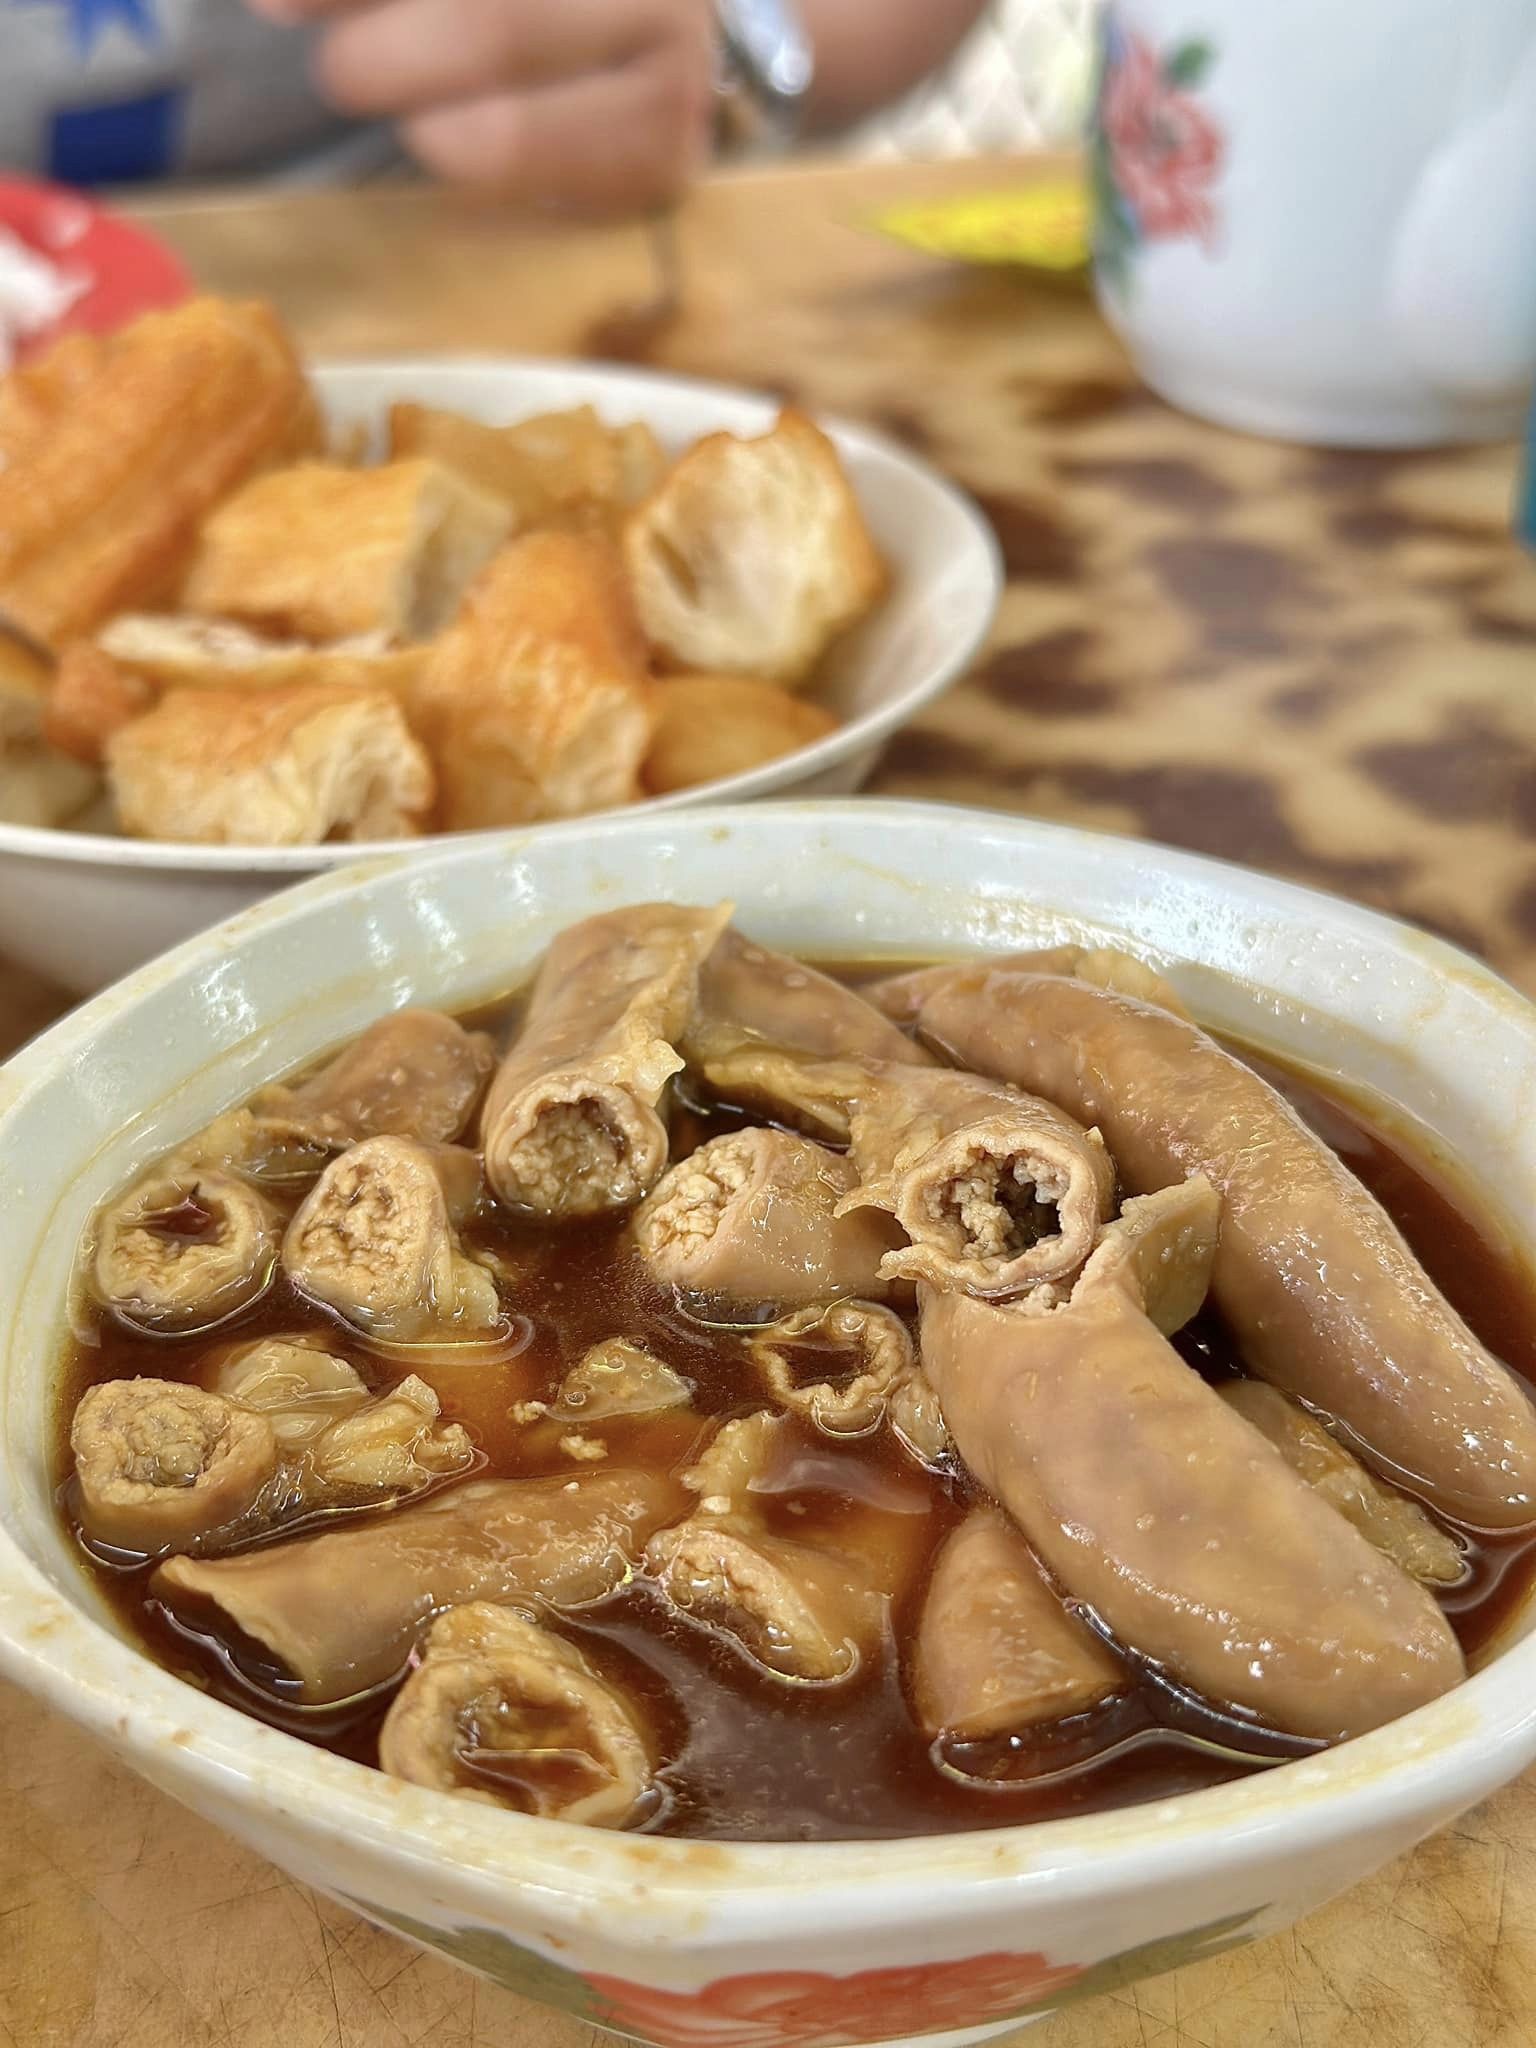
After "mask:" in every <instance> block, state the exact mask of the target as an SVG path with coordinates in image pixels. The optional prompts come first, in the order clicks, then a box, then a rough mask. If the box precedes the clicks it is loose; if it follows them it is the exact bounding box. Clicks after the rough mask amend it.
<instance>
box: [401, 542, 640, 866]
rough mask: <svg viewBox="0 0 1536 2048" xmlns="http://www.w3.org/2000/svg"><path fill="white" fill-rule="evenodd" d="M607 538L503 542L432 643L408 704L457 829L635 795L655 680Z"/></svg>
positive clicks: (555, 814) (448, 823)
mask: <svg viewBox="0 0 1536 2048" xmlns="http://www.w3.org/2000/svg"><path fill="white" fill-rule="evenodd" d="M643 646H644V643H643V640H642V638H641V635H640V630H639V626H638V624H637V622H636V619H635V616H634V610H633V606H632V604H631V601H630V597H629V592H628V590H627V588H626V587H625V582H624V569H623V563H622V562H621V561H620V559H619V555H618V551H617V549H616V548H615V547H614V546H613V544H612V543H611V542H610V541H606V540H602V539H599V538H598V537H597V536H595V535H590V534H574V533H534V534H527V535H525V536H524V537H523V538H522V539H521V540H517V541H514V542H513V543H512V544H511V545H510V546H509V547H507V548H504V549H503V550H502V552H501V553H500V554H499V555H497V557H496V558H495V560H494V561H493V562H492V563H491V564H490V566H489V567H488V568H487V569H486V570H485V572H484V574H483V575H482V576H481V577H480V579H479V581H478V582H477V583H476V584H475V586H474V588H473V589H472V590H471V591H470V594H469V597H468V599H467V601H466V603H465V606H464V610H463V612H462V614H461V615H460V617H459V618H458V619H457V620H455V622H454V624H453V625H452V626H451V627H450V628H449V630H448V632H447V633H445V634H444V636H443V638H442V639H441V640H440V641H439V642H438V644H437V646H436V647H435V648H434V649H433V650H432V653H431V655H430V658H429V659H428V662H427V664H426V667H425V670H424V672H423V675H422V678H421V683H420V686H419V688H418V689H417V691H416V693H415V697H414V700H413V717H414V718H415V721H416V726H417V730H418V731H419V732H420V733H421V735H422V738H423V739H424V740H425V742H426V744H427V746H428V748H429V749H430V751H431V752H432V755H433V757H434V759H435V761H436V763H437V771H438V790H439V806H438V822H439V824H440V825H441V826H442V827H443V829H444V830H446V831H450V832H470V831H476V830H480V829H482V828H484V827H486V826H491V825H508V824H518V823H521V822H523V821H524V820H526V819H530V818H559V817H570V816H573V815H574V814H576V813H577V812H581V811H597V810H605V809H608V808H609V807H611V806H612V805H614V804H622V803H628V802H630V801H632V800H633V799H634V798H635V797H637V796H638V795H639V794H640V785H639V772H640V764H641V762H642V761H643V760H644V758H645V751H646V748H647V746H648V745H649V743H650V737H651V721H652V716H653V710H652V698H653V694H654V690H653V685H652V684H651V682H650V681H649V678H648V677H647V676H646V674H645V671H644V667H643Z"/></svg>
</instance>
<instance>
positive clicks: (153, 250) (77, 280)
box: [0, 178, 192, 359]
mask: <svg viewBox="0 0 1536 2048" xmlns="http://www.w3.org/2000/svg"><path fill="white" fill-rule="evenodd" d="M7 238H9V247H10V252H11V255H12V258H13V262H14V263H15V264H16V265H25V266H27V267H28V268H29V269H30V270H31V273H32V279H33V281H34V284H35V286H36V287H37V290H38V296H39V298H40V299H42V300H46V301H48V302H49V303H50V304H51V307H52V310H51V311H50V313H49V315H48V317H46V318H45V319H44V320H43V321H42V323H41V324H34V322H32V321H30V320H23V321H21V322H20V323H19V324H18V326H17V328H16V329H15V331H14V332H11V333H10V339H11V342H12V346H13V348H14V352H15V354H16V355H17V357H18V358H21V359H25V358H26V357H27V356H28V355H35V354H37V353H38V352H39V351H40V350H42V349H46V348H47V347H49V346H50V345H51V344H52V343H53V342H55V341H57V340H58V338H59V336H60V335H63V334H71V333H90V334H105V333H109V332H110V331H111V330H112V329H113V328H115V327H121V326H122V325H123V324H124V322H125V321H128V320H131V319H133V318H134V317H135V315H136V314H139V313H147V312H149V311H150V310H152V309H153V308H154V307H156V306H173V305H175V304H177V303H178V301H180V300H182V299H185V298H187V297H189V296H190V295H191V292H192V280H191V278H190V277H189V276H188V274H187V272H186V270H185V269H184V268H183V266H182V264H181V261H180V259H179V258H178V257H176V256H174V255H173V254H172V253H171V251H170V250H169V249H168V248H167V247H166V246H165V244H164V243H163V242H160V241H157V240H156V238H155V237H154V236H153V235H151V234H148V233H146V232H145V230H144V229H143V228H139V227H135V226H134V225H133V224H132V222H130V221H126V220H122V219H120V218H119V217H118V216H117V215H116V214H113V213H110V212H108V211H107V210H106V209H105V208H103V207H100V206H98V205H97V204H96V203H95V201H94V200H92V199H88V198H87V197H86V196H85V195H84V194H83V193H80V192H74V191H71V190H70V189H69V188H68V187H67V186H63V185H49V184H44V183H41V182H39V181H37V180H35V179H31V178H0V255H3V252H4V249H5V248H6V246H7ZM18 245H19V246H18ZM29 259H30V261H29ZM7 327H8V323H7V322H6V321H5V318H4V308H3V306H0V329H3V328H7Z"/></svg>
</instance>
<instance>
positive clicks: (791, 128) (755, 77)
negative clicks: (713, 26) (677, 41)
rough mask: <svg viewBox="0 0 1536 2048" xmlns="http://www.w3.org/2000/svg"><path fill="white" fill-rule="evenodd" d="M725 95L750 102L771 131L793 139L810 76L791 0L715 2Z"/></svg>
mask: <svg viewBox="0 0 1536 2048" xmlns="http://www.w3.org/2000/svg"><path fill="white" fill-rule="evenodd" d="M716 17H717V19H718V21H719V24H720V39H721V45H722V58H723V63H724V69H725V73H726V79H727V89H728V91H732V90H733V91H734V92H735V93H736V94H738V95H743V96H745V97H748V98H750V99H751V100H752V101H754V102H755V103H756V105H757V106H758V107H759V108H760V109H762V110H763V112H764V114H765V115H767V116H768V117H769V119H770V120H771V122H772V126H773V129H774V131H775V132H777V133H780V134H783V135H789V134H793V133H794V132H795V131H796V130H797V129H798V127H799V125H800V120H801V115H802V110H803V108H804V104H805V101H806V99H807V97H808V95H809V93H810V89H811V84H812V80H813V78H814V76H815V59H814V56H813V53H812V49H811V42H810V38H809V36H807V34H806V32H805V25H804V23H803V22H802V21H801V19H800V14H799V10H798V8H797V7H795V6H792V5H791V4H790V0H717V7H716Z"/></svg>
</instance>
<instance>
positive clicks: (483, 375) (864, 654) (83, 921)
mask: <svg viewBox="0 0 1536 2048" xmlns="http://www.w3.org/2000/svg"><path fill="white" fill-rule="evenodd" d="M314 381H315V385H316V388H317V389H318V391H319V393H320V396H321V399H322V401H323V403H324V406H325V410H326V415H327V417H328V418H329V420H330V421H331V422H332V423H333V424H334V425H335V426H337V427H342V428H346V427H351V426H355V425H362V426H365V427H368V428H370V429H373V430H374V431H375V434H377V433H378V431H379V429H380V428H381V424H382V422H383V420H384V417H385V415H386V413H387V411H388V409H389V406H390V405H391V403H393V402H394V401H396V400H403V399H413V400H416V401H417V402H418V403H421V404H424V405H436V406H444V407H447V408H450V409H451V410H453V411H455V412H462V413H468V414H470V415H471V416H472V417H474V418H476V419H482V420H487V421H491V422H493V423H499V422H503V421H508V420H516V419H522V418H525V417H527V416H528V415H529V414H530V413H537V412H549V411H553V410H557V409H560V408H564V407H567V406H575V405H592V406H595V407H596V408H597V410H598V411H599V412H600V413H601V414H602V415H603V417H604V418H605V419H607V420H608V421H610V422H611V423H613V424H615V425H618V424H621V423H622V422H624V421H626V420H647V421H649V423H650V425H651V426H652V427H653V428H654V429H655V431H656V433H657V435H658V436H659V438H660V439H661V441H662V443H663V444H664V445H665V446H666V447H668V448H672V449H679V448H682V447H683V446H685V445H686V444H687V443H688V442H690V441H693V440H696V439H697V438H698V437H699V436H700V435H701V434H706V433H712V432H714V431H716V430H717V429H722V428H723V429H726V430H728V431H730V432H732V433H739V434H758V433H762V432H763V431H764V430H765V429H766V428H768V427H770V426H771V425H772V424H773V419H774V415H775V413H776V411H777V406H776V404H775V402H774V401H773V400H771V399H768V398H765V397H762V396H760V395H758V394H757V393H754V392H750V391H741V390H736V389H733V388H732V387H730V386H729V385H724V384H706V383H701V382H698V381H695V380H693V379H690V378H683V377H664V376H657V375H655V374H654V373H652V372H650V371H647V370H624V369H614V368H611V367H606V366H604V365H601V364H590V363H539V362H530V361H519V360H514V359H511V358H507V359H503V360H485V361H481V360H471V359H461V360H451V361H443V360H442V359H430V358H424V357H402V358H400V359H399V360H395V361H389V362H375V363H347V364H333V365H330V366H322V367H320V368H319V369H317V370H316V371H315V372H314ZM823 424H824V425H825V426H826V429H827V431H828V433H830V434H831V436H832V438H833V440H834V441H835V442H836V443H837V446H838V449H839V451H840V453H841V454H842V457H843V460H844V462H845V463H846V465H847V468H848V472H849V474H850V476H851V477H852V480H853V484H854V488H855V489H856V490H857V492H858V495H859V501H860V503H861V505H862V506H863V508H864V512H865V516H866V517H867V519H868V521H869V524H870V528H871V530H872V531H873V533H874V536H875V539H876V541H877V542H878V543H879V545H880V548H881V550H882V552H883V553H884V554H885V556H886V559H887V560H888V561H889V562H890V564H891V568H892V584H891V589H890V591H889V593H888V595H887V596H886V598H885V599H884V600H883V601H882V603H881V604H880V605H879V607H878V608H877V609H876V611H875V612H874V613H873V614H872V615H871V617H870V618H869V619H868V620H866V621H865V623H864V624H863V625H862V626H861V627H859V628H858V629H857V630H856V631H855V632H853V633H851V634H849V635H848V636H847V637H846V639H844V640H843V641H842V642H840V643H839V645H838V646H837V647H836V648H834V650H833V652H832V654H831V656H830V657H829V661H828V665H827V670H826V674H825V680H824V683H823V685H822V687H821V689H820V691H819V692H818V694H819V695H820V696H821V697H822V699H823V700H824V701H825V702H826V703H827V704H828V705H829V707H830V708H831V709H832V710H833V711H835V712H836V713H837V715H838V717H839V718H840V719H841V720H842V721H843V722H842V724H841V725H840V726H839V727H838V729H837V731H836V732H833V733H829V734H828V735H827V737H826V738H825V739H822V740H817V741H816V742H815V744H814V745H812V746H809V747H802V748H800V749H799V750H798V751H797V752H795V753H793V754H786V755H784V756H783V757H782V758H781V759H779V760H777V761H770V762H769V763H768V764H767V765H766V766H765V767H762V768H754V769H752V770H751V771H750V772H749V773H747V774H745V775H733V776H729V777H727V778H725V779H723V780H721V781H717V782H710V783H702V784H700V785H699V787H698V788H697V789H688V790H679V791H677V792H676V793H675V794H673V795H671V796H665V797H657V798H653V799H652V800H650V801H649V802H647V803H643V804H637V805H634V806H632V807H631V808H632V809H633V810H635V811H640V812H655V811H675V810H679V809H682V808H684V807H691V806H695V805H697V804H699V803H701V802H718V801H722V800H726V799H729V800H730V801H733V802H737V801H740V800H742V799H744V798H747V797H759V796H767V795H769V794H771V793H777V794H788V793H791V792H792V793H794V794H796V795H799V796H831V795H843V794H846V793H847V792H848V791H850V790H854V789H857V788H858V787H859V785H860V783H861V782H862V781H863V780H864V778H865V777H866V776H867V775H868V774H869V772H870V769H871V768H872V767H873V765H874V762H875V758H876V755H877V754H878V751H879V747H880V743H881V741H882V740H884V739H885V738H886V737H887V736H888V735H889V734H891V733H892V732H894V731H895V730H896V728H897V727H898V726H900V725H904V724H905V723H906V722H907V720H908V719H910V718H912V717H913V716H914V714H915V713H916V712H917V711H919V710H920V709H921V708H922V706H923V705H924V704H926V703H928V702H929V701H930V699H932V698H934V697H936V696H938V695H939V693H940V692H941V691H943V690H945V689H947V688H948V686H949V685H950V684H951V683H952V682H953V681H954V680H955V678H956V677H957V676H958V675H960V673H961V672H962V671H963V670H964V668H965V667H966V666H967V664H968V663H969V662H970V660H971V659H972V657H973V656H974V655H975V653H976V651H977V649H978V648H979V647H980V645H981V642H982V640H983V638H984V637H985V635H986V632H987V629H988V627H989V626H990V625H991V623H992V616H993V614H994V612H995V611H996V609H997V600H998V595H999V592H1000V590H1001V588H1002V565H1001V560H1000V557H999V554H998V548H997V542H996V540H995V539H994V537H993V534H992V530H991V528H990V527H989V526H988V525H987V523H986V521H985V520H984V519H983V518H982V516H981V513H980V512H979V511H978V510H977V508H976V506H975V505H973V504H972V503H971V501H970V500H969V499H968V498H966V497H964V496H963V495H962V494H961V493H960V492H959V491H957V490H955V489H954V487H953V486H952V485H950V484H948V483H946V482H945V481H944V479H943V478H942V477H941V476H939V474H938V473H937V471H935V470H933V469H931V468H930V467H929V466H928V464H927V463H925V462H921V461H919V460H918V459H917V458H916V457H915V456H911V455H908V454H906V453H905V452H904V451H903V450H902V449H900V448H898V447H897V446H896V445H895V443H894V442H892V441H889V440H887V439H886V438H885V437H884V436H883V435H880V434H875V433H871V432H870V431H869V430H868V429H866V428H864V427H856V426H851V425H849V424H847V423H846V422H839V421H835V420H827V421H824V422H823ZM411 843H412V844H413V845H416V846H420V845H422V844H424V843H426V842H423V841H420V840H416V841H412V842H411ZM383 850H385V849H384V848H382V847H380V846H358V845H349V846H301V847H285V848H275V849H269V850H265V851H263V850H262V849H260V848H252V847H244V846H179V845H173V844H168V843H165V842H160V841H142V840H134V839H120V838H114V837H106V836H102V835H98V834H86V833H73V832H56V831H47V830H44V829H41V828H39V827H36V826H28V825H9V824H6V823H5V822H4V821H3V820H0V954H9V955H10V956H11V957H12V958H14V959H17V960H20V961H22V962H23V963H25V964H26V965H27V966H29V967H32V968H35V969H36V970H37V971H38V972H39V973H40V974H45V975H47V976H49V977H50V978H51V979H52V980H55V981H58V982H60V983H62V984H63V986H64V987H66V988H71V989H77V990H80V991H88V990H91V989H96V988H101V987H103V986H104V985H105V984H106V983H107V982H109V981H112V980H115V979H116V977H117V976H118V975H120V974H125V973H127V971H128V969H129V968H130V967H137V966H138V965H139V963H140V962H141V961H144V960H148V959H151V958H153V956H154V955H155V954H156V953H159V952H161V951H163V950H164V948H165V947H167V946H171V945H174V944H175V943H176V942H177V940H178V939H184V938H188V937H190V935H191V934H192V933H193V932H195V931H201V930H202V929H203V928H204V926H206V925H210V924H212V923H213V922H214V921H215V920H216V919H218V918H221V917H227V916H228V915H229V914H230V913H231V912H232V911H235V910H242V909H244V908H245V906H246V905H247V904H248V903H254V902H255V901H256V900H257V898H258V897H261V896H265V895H267V894H268V893H269V892H270V891H271V890H273V889H276V888H280V887H281V886H282V885H283V884H284V883H286V882H292V881H294V880H297V879H298V878H299V877H300V876H303V875H312V874H317V873H320V872H321V871H323V870H324V869H327V868H335V867H341V866H344V865H345V864H346V863H348V862H349V861H353V860H357V859H359V858H361V857H363V856H366V855H368V854H371V853H376V852H381V851H383Z"/></svg>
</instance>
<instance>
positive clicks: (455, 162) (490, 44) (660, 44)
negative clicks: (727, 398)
mask: <svg viewBox="0 0 1536 2048" xmlns="http://www.w3.org/2000/svg"><path fill="white" fill-rule="evenodd" d="M250 4H251V5H252V6H253V7H255V8H256V9H257V11H258V12H260V13H262V14H264V15H266V16H267V18H268V19H269V20H272V21H278V22H283V23H290V24H291V23H301V22H303V23H315V24H320V25H323V27H324V33H323V35H322V37H321V40H320V43H319V47H318V51H317V57H316V65H317V83H318V85H319V87H320V90H321V91H322V92H323V93H324V94H325V95H326V97H327V98H328V99H330V100H331V101H332V102H334V104H335V105H336V106H338V107H340V108H341V109H342V110H343V111H344V112H346V113H348V114H355V115H359V116H362V117H365V118H384V119H389V120H393V121H394V122H396V123H397V125H398V128H399V132H400V136H401V139H402V140H403V141H404V143H405V145H406V147H407V148H408V149H409V150H410V151H411V153H412V154H413V155H414V156H415V157H416V158H417V159H418V160H419V161H420V162H421V163H422V164H423V165H424V166H425V167H426V168H427V169H428V170H430V171H432V172H434V173H435V174H436V175H437V176H439V177H442V178H447V179H450V180H452V181H453V182H455V183H458V184H466V185H475V186H480V187H484V188H487V189H490V190H494V191H500V192H506V193H509V194H513V195H516V196H518V197H521V198H528V199H537V200H548V201H552V202H554V203H556V204H562V205H568V206H576V207H582V208H595V209H607V208H614V207H620V208H624V209H639V208H644V207H647V206H651V205H654V204H656V203H658V202H660V201H662V200H665V199H669V198H672V197H673V196H675V194H676V193H677V192H679V191H680V190H681V189H682V187H683V186H684V185H685V184H686V183H687V181H688V180H689V178H690V177H691V176H692V175H693V173H694V172H695V171H696V170H698V168H699V167H700V165H701V164H702V163H703V161H704V159H705V158H706V156H707V155H708V152H709V146H710V140H711V122H712V118H713V108H712V101H713V86H714V10H713V8H712V7H711V6H710V4H709V0H371V4H370V0H250Z"/></svg>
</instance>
